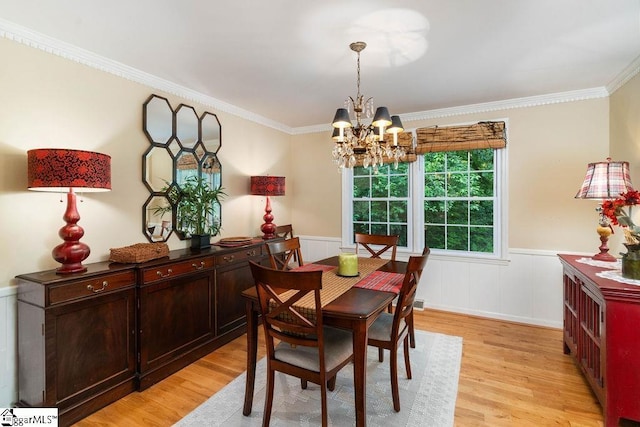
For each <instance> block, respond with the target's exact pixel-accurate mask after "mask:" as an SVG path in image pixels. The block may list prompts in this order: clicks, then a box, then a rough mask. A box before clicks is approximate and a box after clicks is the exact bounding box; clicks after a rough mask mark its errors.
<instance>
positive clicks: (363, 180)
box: [351, 163, 410, 247]
mask: <svg viewBox="0 0 640 427" xmlns="http://www.w3.org/2000/svg"><path fill="white" fill-rule="evenodd" d="M409 194H410V193H409V164H408V163H401V164H399V165H398V168H397V169H395V168H394V167H393V165H389V164H385V165H383V166H381V167H379V168H378V173H374V172H373V168H364V167H360V166H358V167H355V168H354V169H353V185H352V195H353V198H352V206H353V216H352V218H353V232H354V233H355V232H357V233H366V234H399V235H400V242H399V246H405V247H406V246H407V245H408V241H409V240H408V232H409V212H410V200H409ZM351 241H352V242H353V235H352V238H351Z"/></svg>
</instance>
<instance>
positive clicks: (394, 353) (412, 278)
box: [368, 255, 428, 412]
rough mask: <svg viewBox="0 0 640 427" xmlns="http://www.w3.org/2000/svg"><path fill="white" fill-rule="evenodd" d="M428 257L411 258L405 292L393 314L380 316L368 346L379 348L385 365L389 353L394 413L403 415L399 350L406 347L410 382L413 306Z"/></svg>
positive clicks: (406, 363)
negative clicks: (399, 376)
mask: <svg viewBox="0 0 640 427" xmlns="http://www.w3.org/2000/svg"><path fill="white" fill-rule="evenodd" d="M427 258H428V256H427V255H420V256H412V257H409V263H408V265H407V271H406V273H405V275H404V280H403V282H402V288H401V289H400V294H399V296H398V303H397V304H396V309H395V311H394V313H393V314H392V313H386V312H383V313H380V316H378V318H377V319H376V320H375V321H374V322H373V324H372V325H371V327H370V328H369V338H368V344H369V345H370V346H374V347H378V360H379V361H380V362H382V361H383V351H384V350H385V349H386V350H389V352H390V353H391V357H390V362H389V363H390V368H391V369H390V370H391V395H392V397H393V409H394V410H395V411H396V412H399V411H400V394H399V390H398V347H399V346H400V344H402V345H403V347H404V364H405V369H406V372H407V378H409V379H411V362H410V359H409V325H410V324H412V323H413V321H412V320H410V319H411V316H412V314H413V302H414V300H415V296H416V289H417V287H418V282H419V281H420V275H421V274H422V270H423V269H424V266H425V265H426V263H427Z"/></svg>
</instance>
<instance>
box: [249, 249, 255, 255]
mask: <svg viewBox="0 0 640 427" xmlns="http://www.w3.org/2000/svg"><path fill="white" fill-rule="evenodd" d="M247 256H256V250H255V249H252V250H250V251H249V252H247Z"/></svg>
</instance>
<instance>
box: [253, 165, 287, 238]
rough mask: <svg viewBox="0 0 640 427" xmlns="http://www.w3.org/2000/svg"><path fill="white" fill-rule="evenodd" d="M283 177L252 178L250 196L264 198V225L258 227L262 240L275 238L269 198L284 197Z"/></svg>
mask: <svg viewBox="0 0 640 427" xmlns="http://www.w3.org/2000/svg"><path fill="white" fill-rule="evenodd" d="M284 187H285V185H284V176H252V177H251V194H252V195H254V196H266V197H267V206H266V207H265V208H264V211H265V214H264V216H263V217H262V218H263V219H264V224H262V226H261V227H260V230H261V231H262V238H263V239H265V240H267V239H273V238H274V237H276V225H275V224H274V223H273V215H271V200H270V199H269V197H270V196H284Z"/></svg>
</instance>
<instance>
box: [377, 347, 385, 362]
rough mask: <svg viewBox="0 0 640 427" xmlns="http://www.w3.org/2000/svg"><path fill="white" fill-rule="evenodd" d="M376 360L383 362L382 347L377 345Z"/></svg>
mask: <svg viewBox="0 0 640 427" xmlns="http://www.w3.org/2000/svg"><path fill="white" fill-rule="evenodd" d="M378 362H384V349H383V348H382V347H378Z"/></svg>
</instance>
